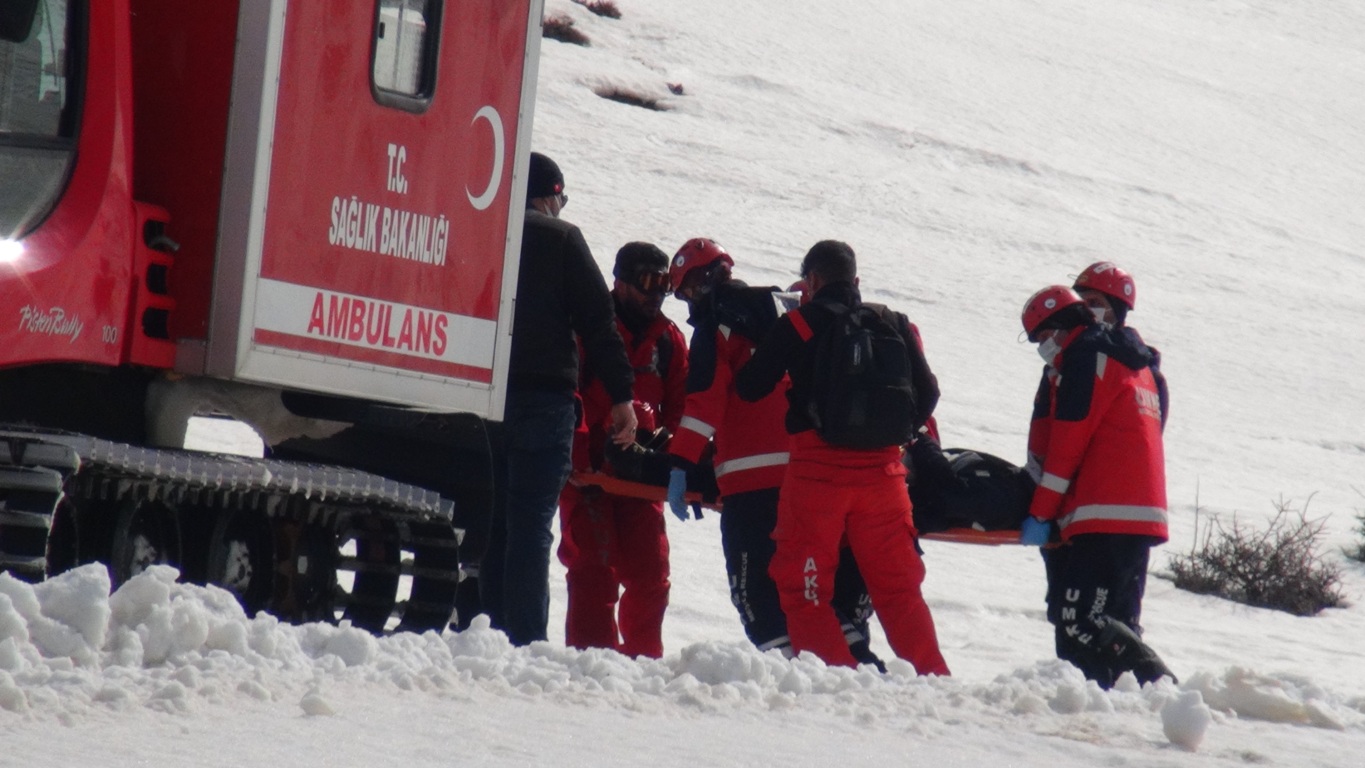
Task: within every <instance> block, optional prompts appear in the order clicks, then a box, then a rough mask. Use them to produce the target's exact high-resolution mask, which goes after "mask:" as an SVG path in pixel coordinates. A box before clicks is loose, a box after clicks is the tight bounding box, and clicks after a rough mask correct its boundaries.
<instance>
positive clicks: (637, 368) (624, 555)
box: [559, 302, 687, 658]
mask: <svg viewBox="0 0 1365 768" xmlns="http://www.w3.org/2000/svg"><path fill="white" fill-rule="evenodd" d="M616 317H617V321H616V322H617V328H618V330H619V331H620V332H621V337H622V338H623V339H624V340H625V344H626V354H627V356H628V357H629V359H630V363H631V366H632V367H633V368H634V372H635V390H634V394H635V407H636V416H637V417H638V419H639V422H640V423H639V429H640V430H642V431H649V430H652V429H654V428H656V427H664V428H666V429H668V430H669V431H670V432H676V431H677V429H678V423H679V421H680V420H681V419H682V414H683V401H684V397H685V387H686V382H687V344H686V342H685V341H684V339H683V335H682V332H681V331H680V330H678V326H676V325H674V324H673V322H672V321H671V320H669V319H668V318H666V317H664V316H663V315H659V316H657V317H655V318H653V319H652V320H648V319H643V318H633V317H631V315H630V313H629V312H628V311H626V310H625V309H624V307H623V306H622V305H621V304H620V302H617V306H616ZM581 396H582V400H583V425H582V431H581V432H580V433H579V435H577V441H576V443H577V444H576V446H575V452H574V453H575V456H574V461H575V465H576V468H578V469H585V470H599V469H601V468H602V466H603V452H604V447H605V446H606V443H607V439H608V435H609V434H610V430H611V406H612V397H611V395H609V394H608V393H607V390H606V387H605V386H603V383H602V382H601V381H600V380H598V379H597V378H596V377H595V376H594V375H593V371H592V368H591V367H590V366H585V367H584V372H583V383H582V387H581ZM559 510H560V530H561V538H560V545H559V559H560V562H562V563H564V566H565V567H566V568H567V569H568V573H567V574H566V580H567V585H568V598H569V602H568V610H567V614H566V616H565V627H564V635H565V642H566V643H567V644H568V645H570V646H573V647H575V648H612V649H614V650H617V651H620V652H621V653H623V654H625V655H627V656H649V657H652V658H659V657H661V656H662V655H663V636H662V628H663V619H664V611H665V610H666V609H667V607H668V592H669V581H668V577H669V566H668V537H667V536H666V534H665V531H664V508H663V503H662V502H651V501H647V500H644V499H637V498H629V497H624V496H614V495H611V494H607V493H603V492H602V491H601V490H600V489H596V488H578V487H576V486H574V485H571V484H570V485H566V486H565V487H564V491H563V492H562V493H561V495H560V503H559ZM618 600H619V606H618Z"/></svg>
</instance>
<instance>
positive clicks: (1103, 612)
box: [1020, 285, 1175, 689]
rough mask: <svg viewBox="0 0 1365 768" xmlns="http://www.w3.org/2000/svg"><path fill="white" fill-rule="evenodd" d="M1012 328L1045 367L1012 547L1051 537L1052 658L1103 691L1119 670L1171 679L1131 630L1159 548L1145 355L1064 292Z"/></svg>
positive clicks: (1043, 296) (1047, 555)
mask: <svg viewBox="0 0 1365 768" xmlns="http://www.w3.org/2000/svg"><path fill="white" fill-rule="evenodd" d="M1023 325H1024V332H1025V333H1026V334H1028V339H1029V341H1031V342H1033V343H1035V344H1037V345H1038V353H1039V355H1040V356H1041V357H1042V358H1043V362H1044V363H1045V367H1044V369H1043V379H1042V381H1041V382H1040V384H1039V388H1038V394H1037V396H1036V398H1035V400H1034V406H1033V419H1032V422H1031V424H1030V427H1029V443H1028V445H1029V461H1028V468H1029V471H1030V473H1031V474H1032V475H1033V477H1034V480H1035V481H1036V482H1037V483H1038V486H1037V489H1036V490H1035V491H1034V493H1033V501H1032V504H1031V506H1030V507H1029V515H1030V516H1029V517H1028V518H1025V520H1024V524H1023V529H1022V531H1021V535H1020V542H1021V543H1023V544H1033V545H1039V546H1042V545H1044V544H1047V543H1048V541H1049V540H1050V539H1053V538H1055V537H1054V536H1053V532H1054V530H1053V529H1054V526H1055V527H1056V528H1057V529H1059V530H1060V534H1061V543H1060V544H1059V545H1056V546H1053V547H1050V548H1047V549H1044V550H1043V561H1044V564H1045V565H1046V568H1047V585H1048V591H1047V617H1048V620H1049V621H1050V622H1051V623H1052V624H1053V626H1054V627H1055V629H1056V642H1057V657H1058V658H1060V659H1063V660H1066V661H1069V662H1071V663H1072V664H1075V665H1076V666H1077V667H1079V668H1080V670H1081V671H1082V672H1083V673H1084V674H1085V676H1086V677H1087V678H1088V679H1090V680H1094V681H1095V682H1096V683H1098V684H1099V686H1100V687H1101V688H1106V689H1107V688H1110V687H1112V686H1113V685H1114V683H1115V681H1116V680H1117V679H1118V677H1119V675H1121V674H1123V673H1124V672H1132V673H1133V675H1134V676H1135V677H1136V678H1137V680H1138V681H1139V682H1141V683H1149V682H1153V681H1155V680H1159V679H1161V678H1162V677H1165V676H1169V677H1171V678H1172V679H1174V677H1175V676H1174V675H1172V674H1171V671H1170V670H1169V669H1167V668H1166V665H1165V664H1164V663H1163V662H1162V661H1161V658H1160V657H1159V656H1157V654H1156V652H1155V651H1153V650H1152V649H1151V648H1149V647H1148V646H1147V644H1146V643H1144V642H1143V641H1142V639H1141V632H1142V629H1141V626H1140V625H1139V618H1140V616H1141V612H1142V594H1143V591H1144V587H1145V585H1146V580H1147V561H1148V556H1149V552H1150V550H1151V548H1152V547H1153V546H1155V545H1157V544H1161V543H1163V542H1164V541H1166V538H1167V531H1166V469H1165V457H1164V452H1163V446H1162V438H1161V420H1162V419H1161V417H1162V408H1161V398H1160V397H1159V395H1158V387H1157V383H1156V381H1155V379H1154V378H1153V374H1152V370H1151V363H1152V359H1151V352H1150V351H1149V350H1148V348H1147V347H1146V346H1144V345H1142V344H1141V343H1140V342H1139V341H1137V340H1135V336H1134V335H1132V334H1124V333H1122V332H1118V331H1115V330H1114V329H1112V328H1109V327H1106V326H1104V325H1102V324H1099V323H1096V322H1095V319H1094V317H1093V316H1092V314H1091V312H1090V310H1089V309H1087V308H1086V305H1085V302H1084V301H1083V300H1082V299H1081V297H1080V296H1079V295H1077V293H1076V292H1075V291H1074V290H1072V289H1071V288H1068V287H1066V286H1063V285H1054V286H1049V287H1047V288H1044V289H1043V290H1041V291H1039V292H1037V293H1035V294H1034V295H1033V296H1032V297H1030V298H1029V300H1028V303H1027V304H1025V306H1024V313H1023Z"/></svg>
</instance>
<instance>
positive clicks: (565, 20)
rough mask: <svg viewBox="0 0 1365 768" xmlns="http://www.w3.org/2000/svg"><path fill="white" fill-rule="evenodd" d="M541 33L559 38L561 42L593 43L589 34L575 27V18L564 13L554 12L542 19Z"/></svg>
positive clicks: (544, 35) (551, 37) (553, 38)
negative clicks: (589, 38)
mask: <svg viewBox="0 0 1365 768" xmlns="http://www.w3.org/2000/svg"><path fill="white" fill-rule="evenodd" d="M540 34H541V36H542V37H548V38H550V39H551V40H558V41H559V42H561V43H573V44H574V45H584V46H586V45H591V42H590V41H589V40H588V36H587V35H585V34H583V32H582V30H579V29H575V28H574V25H573V19H571V18H569V17H568V15H567V14H563V13H553V14H550V15H549V16H546V17H545V18H544V19H541V22H540Z"/></svg>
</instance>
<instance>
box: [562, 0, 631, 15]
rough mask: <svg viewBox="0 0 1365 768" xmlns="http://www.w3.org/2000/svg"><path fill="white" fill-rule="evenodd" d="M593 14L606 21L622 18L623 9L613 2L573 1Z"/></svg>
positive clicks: (610, 0) (609, 0) (596, 0)
mask: <svg viewBox="0 0 1365 768" xmlns="http://www.w3.org/2000/svg"><path fill="white" fill-rule="evenodd" d="M573 1H574V2H575V3H578V4H579V5H581V6H583V7H584V8H587V9H588V10H590V11H592V12H593V13H595V14H597V15H598V16H601V17H603V18H606V19H619V18H621V9H620V8H617V7H616V3H615V2H614V1H613V0H573Z"/></svg>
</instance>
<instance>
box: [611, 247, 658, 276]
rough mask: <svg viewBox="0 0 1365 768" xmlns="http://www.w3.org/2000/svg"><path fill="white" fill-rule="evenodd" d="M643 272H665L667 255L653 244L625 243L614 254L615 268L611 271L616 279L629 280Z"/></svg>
mask: <svg viewBox="0 0 1365 768" xmlns="http://www.w3.org/2000/svg"><path fill="white" fill-rule="evenodd" d="M645 271H648V272H667V271H668V254H666V253H664V252H663V251H661V250H659V246H657V245H655V244H653V243H644V242H639V241H636V242H633V243H626V244H625V245H623V246H621V250H619V251H617V252H616V266H615V267H613V268H612V270H611V273H612V274H613V275H615V276H616V277H619V278H621V279H622V280H629V279H630V278H632V277H634V276H635V275H637V274H639V273H641V272H645Z"/></svg>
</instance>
